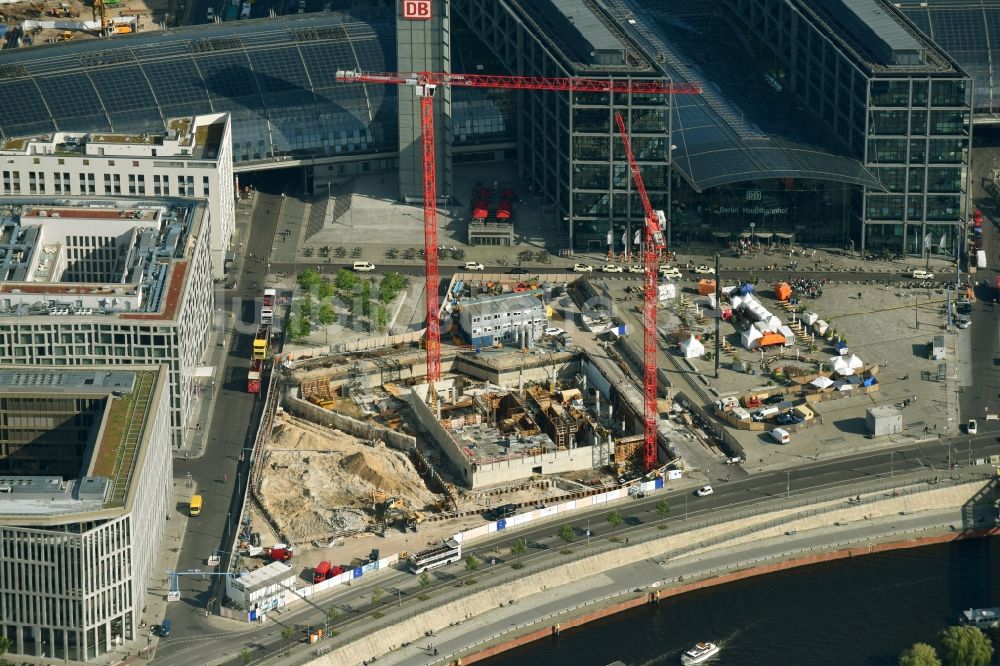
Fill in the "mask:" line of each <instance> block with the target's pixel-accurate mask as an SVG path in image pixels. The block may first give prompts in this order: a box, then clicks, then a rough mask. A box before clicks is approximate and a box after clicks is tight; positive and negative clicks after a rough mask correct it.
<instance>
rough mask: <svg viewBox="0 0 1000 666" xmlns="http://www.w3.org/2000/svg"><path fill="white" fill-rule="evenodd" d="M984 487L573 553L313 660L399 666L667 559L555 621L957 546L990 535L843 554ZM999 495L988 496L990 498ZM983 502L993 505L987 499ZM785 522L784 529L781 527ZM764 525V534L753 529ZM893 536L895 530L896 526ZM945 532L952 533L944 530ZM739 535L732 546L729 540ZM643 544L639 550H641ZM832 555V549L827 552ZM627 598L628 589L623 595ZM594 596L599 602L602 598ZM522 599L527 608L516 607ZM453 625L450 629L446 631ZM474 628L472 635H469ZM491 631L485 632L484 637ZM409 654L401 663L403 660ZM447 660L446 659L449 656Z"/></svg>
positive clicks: (466, 654) (502, 644)
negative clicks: (547, 601) (505, 616)
mask: <svg viewBox="0 0 1000 666" xmlns="http://www.w3.org/2000/svg"><path fill="white" fill-rule="evenodd" d="M986 485H987V484H986V483H985V482H984V481H982V480H979V481H977V482H972V483H965V484H961V485H953V486H947V487H941V488H934V489H931V490H927V491H925V492H920V493H916V494H904V495H900V496H892V495H891V494H890V495H885V496H884V497H881V498H880V501H874V502H872V501H868V502H865V503H863V504H861V505H848V504H847V503H846V502H845V501H843V500H841V501H839V502H829V503H826V504H825V505H815V506H812V507H809V510H808V515H803V511H802V509H788V510H781V511H774V512H769V513H766V514H761V515H760V516H756V517H752V518H746V519H742V520H737V521H732V522H730V523H725V524H719V525H712V526H709V527H704V528H701V529H697V530H692V531H690V532H685V533H682V534H679V535H677V534H675V535H673V536H671V537H669V538H659V537H658V536H657V535H656V534H655V533H654V534H651V535H648V536H644V537H636V538H632V539H631V542H632V543H631V545H625V544H608V546H607V549H606V550H604V551H603V552H597V553H595V554H592V555H587V556H580V555H575V556H574V557H577V558H578V559H573V560H570V559H569V558H567V559H565V560H562V561H557V562H556V563H552V564H550V566H549V567H548V568H544V569H543V568H540V569H539V570H533V569H534V567H532V566H530V565H529V566H528V567H526V568H525V569H524V570H522V571H513V570H512V571H511V572H510V575H509V576H507V577H506V578H503V579H500V580H497V579H496V578H494V577H492V576H491V577H490V578H489V580H488V581H486V580H484V581H483V582H482V583H480V584H490V585H491V587H489V588H484V589H479V590H476V589H475V587H466V588H464V589H463V591H462V593H461V596H459V597H457V598H453V599H449V600H447V601H443V603H441V604H440V605H437V606H432V604H433V603H434V602H433V600H431V601H429V602H428V609H427V611H425V612H421V613H417V614H415V615H412V616H411V617H408V618H406V619H405V620H404V621H399V620H396V621H393V622H392V623H391V624H389V623H387V624H386V625H385V626H376V627H372V629H371V631H369V632H368V633H367V634H366V635H365V636H363V637H359V638H355V639H353V640H351V641H350V642H348V643H347V644H345V645H342V646H338V647H337V648H335V649H333V650H331V651H330V652H328V653H327V654H325V655H323V656H322V657H319V658H318V659H317V660H316V661H315V662H313V663H318V664H330V665H333V664H344V663H348V664H349V663H361V662H362V661H363V660H367V659H371V658H372V656H373V655H379V656H380V661H381V656H382V655H385V656H386V661H387V662H389V663H393V662H394V659H393V657H394V656H396V655H394V654H393V653H394V652H395V651H396V650H398V649H399V648H400V646H401V645H403V644H406V643H416V642H418V641H423V642H426V640H427V639H426V636H427V635H428V634H429V633H431V632H434V633H437V632H441V631H442V630H447V631H455V630H456V629H455V628H456V625H457V627H461V626H462V625H463V623H466V622H468V621H469V620H470V619H472V618H478V617H480V616H484V615H487V614H490V613H495V612H496V611H497V609H498V608H503V606H504V605H508V606H509V605H510V604H511V603H516V604H518V606H519V607H525V608H530V607H532V605H533V601H532V600H531V599H530V597H532V596H534V595H538V594H539V593H540V592H543V591H546V590H548V593H549V594H551V593H552V592H553V590H555V589H557V588H561V587H564V586H566V587H567V588H568V587H569V586H574V584H576V588H577V589H578V588H579V586H580V584H581V583H585V581H586V580H587V579H588V578H590V577H592V576H594V575H595V572H606V571H611V570H615V569H619V568H622V567H628V566H629V565H632V564H635V563H638V562H646V561H655V562H663V561H665V560H667V561H668V564H665V565H664V567H663V574H662V579H661V580H653V581H650V583H651V584H650V585H649V586H646V587H642V588H641V589H640V588H636V589H635V590H634V591H632V592H631V593H625V594H621V595H617V598H615V599H613V600H609V601H608V602H607V605H601V607H597V608H594V607H593V606H591V607H590V608H588V609H587V610H585V611H582V612H581V613H579V614H577V615H575V616H573V617H566V618H565V619H564V618H559V619H558V620H556V622H558V624H559V628H560V629H566V628H569V627H572V626H577V625H579V624H583V623H585V622H589V621H592V620H594V619H597V618H600V617H606V616H607V615H610V614H613V613H618V612H622V611H624V610H628V609H629V608H635V607H637V606H641V605H643V604H646V603H650V602H651V601H653V602H655V600H656V599H657V598H664V597H667V596H673V595H677V594H683V593H684V592H687V591H690V590H693V589H699V588H702V587H709V586H712V585H721V584H725V583H728V582H732V581H734V580H739V579H742V578H746V577H749V576H755V575H763V574H767V573H772V572H775V571H780V570H783V569H787V568H792V567H798V566H807V565H810V564H815V563H818V562H824V561H829V560H832V559H840V558H846V557H855V556H859V555H866V554H870V553H875V552H882V551H885V550H892V549H896V548H911V547H918V546H923V545H928V544H931V543H941V542H946V541H951V540H955V539H959V538H968V537H969V536H970V535H973V534H974V535H975V536H985V535H989V534H992V530H983V531H979V532H970V531H968V530H963V529H961V528H960V529H958V531H955V532H951V531H950V530H949V533H947V534H934V535H930V536H922V537H921V538H906V539H899V538H898V537H897V538H896V539H895V540H893V539H891V538H889V539H885V538H884V539H883V540H882V542H878V540H877V538H874V537H869V538H868V539H867V540H868V542H869V543H865V544H861V543H851V545H850V546H849V547H844V544H845V543H848V542H850V541H851V539H850V538H849V537H848V536H847V535H848V534H849V533H850V532H849V529H850V525H852V524H854V525H858V526H862V525H863V526H865V527H866V528H869V529H868V532H871V528H873V527H876V526H877V525H878V524H879V523H880V521H882V520H884V521H886V524H885V528H886V529H885V532H884V534H886V535H892V534H893V533H894V530H893V529H889V528H890V523H893V522H899V521H898V520H893V518H894V517H898V516H901V515H902V516H906V517H908V519H910V520H912V519H913V518H914V517H916V516H919V515H921V514H927V515H931V514H934V515H940V514H941V512H942V511H943V510H945V509H951V511H950V513H949V515H950V516H960V513H959V510H965V509H967V508H968V507H970V506H971V503H972V502H973V498H976V497H977V495H979V494H980V493H981V491H983V490H984V488H985V487H986ZM991 498H992V495H990V496H989V499H990V500H991ZM983 500H984V504H988V503H991V502H988V501H987V498H983ZM779 521H780V524H777V523H778V522H779ZM757 527H759V528H760V529H759V530H757V529H755V528H757ZM892 527H893V528H894V527H895V526H892ZM945 529H948V528H947V527H946V528H945ZM790 531H794V532H795V533H796V535H797V536H796V539H800V541H799V542H798V545H797V546H796V545H794V544H791V545H789V546H788V549H789V552H788V553H787V554H785V555H784V556H769V557H768V561H767V562H766V563H759V564H757V563H755V559H754V558H753V557H751V556H749V555H748V554H747V553H748V552H749V551H748V549H750V548H753V547H756V546H760V545H761V544H763V543H767V542H769V541H771V542H773V541H775V540H778V541H780V540H781V539H786V540H787V539H788V536H787V533H788V532H790ZM812 534H815V535H816V538H815V539H813V540H812V541H811V542H810V543H808V545H804V544H805V542H804V541H802V540H801V537H802V536H807V535H812ZM727 535H733V538H732V539H728V538H726V536H727ZM637 541H639V543H636V542H637ZM826 549H830V550H826ZM730 557H731V561H730V562H728V566H736V567H738V568H737V569H734V570H726V569H725V566H724V565H718V566H716V567H715V570H714V571H712V572H707V573H705V574H704V576H694V577H689V579H688V580H684V581H678V580H677V579H676V578H675V577H674V576H675V574H672V573H671V571H672V570H678V571H679V570H682V567H684V566H685V565H688V569H690V566H689V565H690V564H691V563H692V562H704V561H707V560H708V559H709V558H715V559H716V561H717V562H718V561H720V558H721V561H725V560H726V558H730ZM623 592H624V591H623ZM437 594H438V595H440V596H441V597H449V596H451V595H450V594H449V593H447V592H444V591H442V592H438V593H437ZM595 596H596V595H595ZM522 601H524V602H525V603H519V602H522ZM539 621H540V622H544V623H545V624H544V625H543V626H539V627H537V628H533V627H528V626H522V627H521V628H520V630H519V631H518V632H516V633H519V636H518V637H516V638H514V637H512V633H507V634H506V635H504V636H494V635H492V634H490V633H486V634H485V635H483V633H482V632H480V633H479V634H475V632H472V631H468V632H467V635H466V636H465V638H467V642H463V643H462V644H463V645H464V646H466V649H464V650H451V651H450V652H451V653H452V654H453V655H455V657H458V656H461V659H462V663H463V664H468V663H473V662H474V661H477V660H482V659H484V658H486V657H488V656H491V655H494V654H497V653H498V652H501V651H504V650H507V649H511V648H512V647H516V646H518V645H523V644H524V643H526V642H530V641H531V640H538V639H539V638H541V637H545V636H549V635H551V634H552V633H553V630H554V629H553V624H554V622H553V621H552V620H551V619H550V618H549V617H546V618H539ZM449 627H452V628H453V629H449ZM470 629H471V627H470ZM483 631H487V630H485V629H484V630H483ZM400 656H402V655H400ZM443 656H444V655H442V657H443Z"/></svg>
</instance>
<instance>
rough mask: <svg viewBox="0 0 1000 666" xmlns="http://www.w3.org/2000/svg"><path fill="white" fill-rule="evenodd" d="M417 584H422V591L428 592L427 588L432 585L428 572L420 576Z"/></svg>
mask: <svg viewBox="0 0 1000 666" xmlns="http://www.w3.org/2000/svg"><path fill="white" fill-rule="evenodd" d="M417 582H418V583H420V589H421V590H426V589H427V586H428V585H430V584H431V577H430V574H428V573H427V572H426V571H425V572H423V573H422V574H420V576H419V577H418V578H417Z"/></svg>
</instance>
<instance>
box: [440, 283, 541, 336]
mask: <svg viewBox="0 0 1000 666" xmlns="http://www.w3.org/2000/svg"><path fill="white" fill-rule="evenodd" d="M461 307H462V309H461V312H460V313H459V322H460V324H461V327H462V331H463V333H464V334H465V337H466V339H468V340H469V342H470V343H471V344H473V345H476V346H489V345H492V344H493V343H495V342H503V343H505V344H508V345H517V346H522V347H530V346H532V345H534V342H535V340H537V339H538V338H540V337H542V335H543V334H544V333H545V326H546V321H547V320H546V318H545V305H543V304H542V302H541V301H540V300H539V299H538V296H537V295H535V294H531V293H514V294H501V295H499V296H483V297H482V298H475V299H465V300H463V301H462V304H461Z"/></svg>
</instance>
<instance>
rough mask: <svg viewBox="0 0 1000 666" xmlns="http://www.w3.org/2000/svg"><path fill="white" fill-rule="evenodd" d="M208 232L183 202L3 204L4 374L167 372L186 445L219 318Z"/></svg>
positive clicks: (199, 212) (174, 429) (202, 214)
mask: <svg viewBox="0 0 1000 666" xmlns="http://www.w3.org/2000/svg"><path fill="white" fill-rule="evenodd" d="M210 224H211V218H210V215H209V211H208V209H207V208H206V206H205V204H203V203H199V202H194V201H184V200H180V199H159V200H146V201H143V200H142V199H134V200H128V201H126V200H116V199H114V198H108V199H101V200H91V199H73V198H61V199H58V200H56V199H52V198H42V197H41V196H36V197H33V198H23V197H21V198H19V197H4V198H3V199H2V200H0V252H2V255H0V367H2V366H3V365H32V366H42V365H44V366H98V365H144V364H150V365H154V366H160V365H164V366H166V368H167V371H166V372H167V387H168V388H167V391H168V393H169V402H168V410H169V414H168V422H169V424H170V428H171V437H172V441H173V444H174V446H176V447H180V446H181V445H182V444H183V442H184V438H185V433H186V432H187V429H186V428H185V427H184V425H185V419H186V418H187V419H190V418H196V417H193V415H194V414H195V413H196V411H197V410H196V409H195V406H196V404H197V403H196V402H195V397H196V396H195V394H196V391H197V386H196V382H195V377H194V375H195V369H196V367H197V366H198V365H199V364H200V363H201V361H202V354H203V353H204V351H205V348H206V345H207V342H208V336H209V332H210V331H209V327H210V324H211V316H212V311H213V304H212V298H213V294H212V275H211V260H210V257H209V234H208V232H207V229H208V228H209V227H210ZM188 425H190V424H188Z"/></svg>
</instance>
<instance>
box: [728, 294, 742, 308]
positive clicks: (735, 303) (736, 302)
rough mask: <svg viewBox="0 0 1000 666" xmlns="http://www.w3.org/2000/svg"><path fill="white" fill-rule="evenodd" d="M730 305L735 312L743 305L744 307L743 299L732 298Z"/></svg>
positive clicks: (739, 297) (740, 297) (738, 297)
mask: <svg viewBox="0 0 1000 666" xmlns="http://www.w3.org/2000/svg"><path fill="white" fill-rule="evenodd" d="M729 303H730V304H731V305H732V306H733V309H734V310H735V309H736V308H738V307H740V306H741V305H743V297H742V296H730V298H729Z"/></svg>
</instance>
